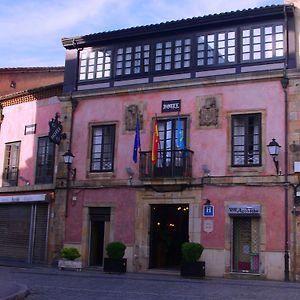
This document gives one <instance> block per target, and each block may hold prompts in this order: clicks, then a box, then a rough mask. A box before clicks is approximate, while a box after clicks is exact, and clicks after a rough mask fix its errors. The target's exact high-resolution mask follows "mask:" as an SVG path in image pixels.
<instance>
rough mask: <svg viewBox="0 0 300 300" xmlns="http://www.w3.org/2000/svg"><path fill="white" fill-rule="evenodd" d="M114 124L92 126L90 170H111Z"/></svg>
mask: <svg viewBox="0 0 300 300" xmlns="http://www.w3.org/2000/svg"><path fill="white" fill-rule="evenodd" d="M114 146H115V125H101V126H93V127H92V145H91V166H90V168H91V172H111V171H113V167H114V166H113V160H114Z"/></svg>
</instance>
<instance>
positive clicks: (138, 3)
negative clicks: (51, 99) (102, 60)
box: [0, 0, 283, 68]
mask: <svg viewBox="0 0 300 300" xmlns="http://www.w3.org/2000/svg"><path fill="white" fill-rule="evenodd" d="M282 3H283V0H226V1H224V0H212V1H207V0H185V1H182V0H181V1H179V0H84V1H83V0H64V1H61V0H1V1H0V41H1V46H0V68H11V67H41V66H43V67H52V66H63V65H64V59H65V49H64V47H63V46H62V43H61V38H62V37H74V36H80V35H86V34H91V33H97V32H103V31H111V30H116V29H122V28H128V27H135V26H139V25H147V24H155V23H161V22H166V21H171V20H178V19H182V18H191V17H197V16H204V15H207V14H214V13H220V12H226V11H235V10H240V9H247V8H254V7H259V6H266V5H272V4H282Z"/></svg>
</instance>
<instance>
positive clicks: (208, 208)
mask: <svg viewBox="0 0 300 300" xmlns="http://www.w3.org/2000/svg"><path fill="white" fill-rule="evenodd" d="M214 213H215V212H214V207H213V205H204V206H203V216H204V217H213V216H214Z"/></svg>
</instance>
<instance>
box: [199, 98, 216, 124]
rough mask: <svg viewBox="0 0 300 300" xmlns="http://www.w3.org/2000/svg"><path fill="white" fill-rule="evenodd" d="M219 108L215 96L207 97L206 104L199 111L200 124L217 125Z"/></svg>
mask: <svg viewBox="0 0 300 300" xmlns="http://www.w3.org/2000/svg"><path fill="white" fill-rule="evenodd" d="M218 116H219V109H218V107H217V100H216V98H215V97H208V98H206V99H205V104H204V105H203V106H202V108H201V109H200V111H199V119H200V126H217V125H218Z"/></svg>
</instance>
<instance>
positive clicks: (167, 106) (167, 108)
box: [161, 100, 181, 113]
mask: <svg viewBox="0 0 300 300" xmlns="http://www.w3.org/2000/svg"><path fill="white" fill-rule="evenodd" d="M180 110H181V100H170V101H163V102H162V104H161V112H162V113H165V112H180Z"/></svg>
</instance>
